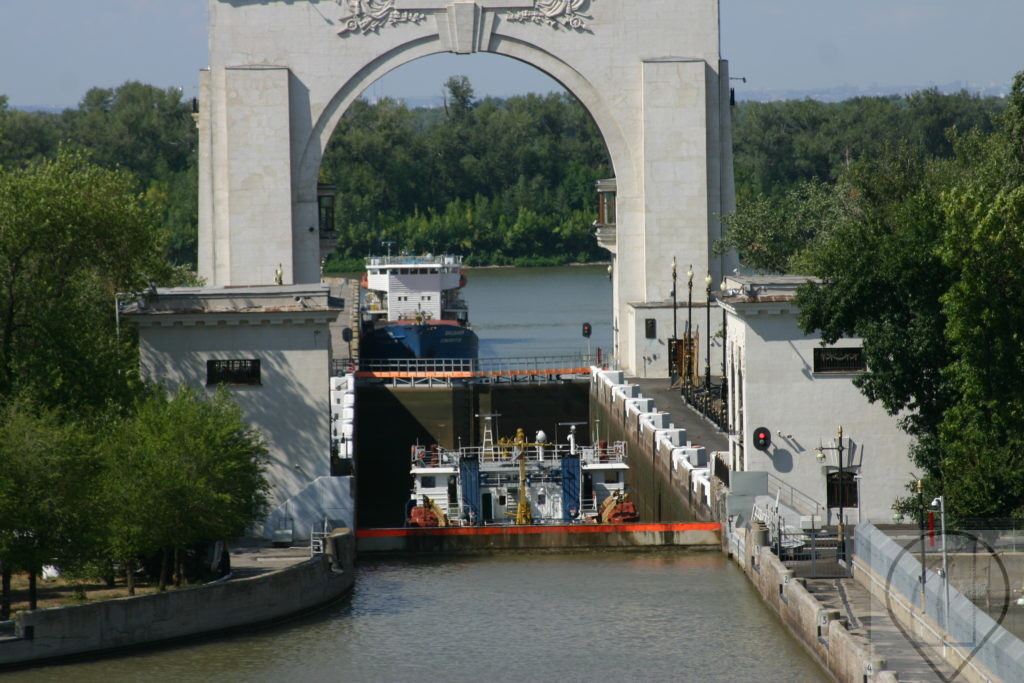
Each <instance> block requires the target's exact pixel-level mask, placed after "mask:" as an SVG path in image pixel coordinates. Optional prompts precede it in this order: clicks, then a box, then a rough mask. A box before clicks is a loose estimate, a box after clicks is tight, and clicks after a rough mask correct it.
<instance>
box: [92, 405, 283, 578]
mask: <svg viewBox="0 0 1024 683" xmlns="http://www.w3.org/2000/svg"><path fill="white" fill-rule="evenodd" d="M116 434H117V437H116V438H115V439H112V440H111V442H110V443H109V444H108V447H107V448H106V450H105V453H106V459H107V464H106V468H105V474H104V477H103V483H102V489H103V491H104V497H105V498H106V499H107V500H109V501H110V502H111V503H112V505H111V506H110V509H109V513H108V515H107V519H108V523H109V534H108V549H109V552H110V553H111V555H112V556H114V557H116V558H118V559H119V560H121V561H122V562H123V565H124V566H125V568H126V572H127V574H126V578H127V580H128V582H129V590H130V591H131V590H133V586H132V584H131V581H132V571H131V568H132V567H133V566H134V563H135V561H136V560H137V559H138V558H140V557H143V556H146V555H152V554H154V553H156V552H158V551H164V560H165V561H164V570H163V571H161V581H160V583H161V587H163V586H165V585H166V580H167V572H166V570H167V566H168V563H167V559H168V558H169V557H171V556H172V555H177V553H176V552H174V551H179V550H181V549H183V548H185V547H186V546H188V545H189V544H192V543H197V542H200V541H211V540H217V539H226V538H232V537H234V536H238V535H240V534H242V533H243V532H244V530H245V528H246V527H247V526H248V525H249V524H251V523H253V522H254V521H256V520H257V519H259V518H260V517H261V516H262V514H263V512H264V510H265V506H266V494H267V492H268V490H269V487H268V484H267V482H266V479H265V478H264V475H263V472H264V457H265V455H266V447H265V445H264V440H263V437H262V435H261V434H260V433H259V432H258V431H256V430H255V429H254V428H252V427H249V426H247V425H246V424H245V422H244V421H243V420H242V412H241V409H240V408H239V407H238V405H237V403H235V401H234V400H233V399H232V398H231V396H230V394H228V392H227V390H225V389H220V390H218V391H217V392H215V393H214V394H213V395H212V396H207V395H206V394H205V392H200V391H198V390H196V389H192V388H189V387H187V386H186V387H182V388H180V389H179V390H178V391H177V392H176V393H175V394H174V395H173V396H168V395H166V394H165V393H164V392H163V391H162V390H157V391H154V392H153V393H152V394H151V395H150V396H148V397H147V398H146V399H144V400H143V401H142V402H141V403H140V404H139V405H138V407H137V410H136V412H135V414H134V416H132V417H131V418H129V419H126V420H123V421H122V422H121V424H120V426H119V428H118V429H117V430H116ZM114 501H117V504H116V505H114V504H113V503H114ZM180 575H181V573H180V571H178V576H179V577H180Z"/></svg>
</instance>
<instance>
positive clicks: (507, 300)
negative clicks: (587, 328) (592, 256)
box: [462, 266, 612, 358]
mask: <svg viewBox="0 0 1024 683" xmlns="http://www.w3.org/2000/svg"><path fill="white" fill-rule="evenodd" d="M607 268H608V267H607V266H574V267H561V268H477V269H473V270H471V271H469V273H468V280H469V282H468V284H467V286H466V288H465V289H463V290H462V294H463V298H464V299H465V300H466V305H467V306H468V307H469V320H470V324H472V326H473V329H474V330H475V331H476V333H477V335H478V336H479V337H480V357H481V358H518V357H534V356H564V355H569V354H576V353H587V350H588V343H587V339H585V338H584V337H583V334H582V330H583V323H585V322H588V323H590V325H591V328H592V329H593V333H592V335H591V337H590V340H589V342H590V343H589V348H590V350H591V352H592V353H596V352H597V349H598V348H601V349H602V352H603V353H605V354H607V355H611V354H612V283H611V279H610V278H609V277H608V270H607Z"/></svg>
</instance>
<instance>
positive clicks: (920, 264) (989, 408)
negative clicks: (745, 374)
mask: <svg viewBox="0 0 1024 683" xmlns="http://www.w3.org/2000/svg"><path fill="white" fill-rule="evenodd" d="M924 102H925V103H926V104H928V107H927V109H926V111H928V112H930V114H931V116H930V117H929V118H928V119H926V121H925V122H926V123H928V125H927V126H924V127H923V128H922V130H925V131H929V130H931V131H934V130H937V129H939V128H940V126H941V125H942V124H943V123H952V124H954V125H950V126H949V128H948V129H947V130H946V131H945V134H944V136H943V140H944V142H943V143H942V144H939V142H938V138H937V137H936V136H935V135H934V134H931V135H923V134H920V130H918V129H916V128H914V127H911V128H909V129H907V130H906V131H904V134H903V135H902V136H897V137H890V139H888V140H886V141H884V142H882V143H880V144H878V145H876V146H873V147H870V148H866V151H863V152H862V153H858V154H856V155H854V156H852V157H851V159H850V161H849V162H848V163H847V162H846V161H845V160H843V161H842V163H841V164H839V165H838V167H833V172H834V173H833V178H828V177H826V176H823V175H819V174H817V173H815V174H812V175H810V176H807V175H804V176H803V177H801V176H800V174H799V173H794V174H792V175H790V178H795V182H790V183H789V184H786V183H784V182H781V181H780V183H779V188H778V189H776V190H775V192H774V194H773V195H767V194H761V195H759V196H757V197H756V198H755V199H752V200H750V201H746V202H743V203H741V204H740V207H739V210H738V211H737V213H736V215H735V216H733V217H732V218H731V219H730V227H731V228H732V230H733V231H732V233H731V234H730V238H729V239H730V243H731V246H734V247H736V248H737V249H738V250H739V251H740V253H741V255H742V256H743V257H744V258H745V262H746V265H747V267H751V268H754V269H758V270H772V271H786V272H799V273H805V274H809V275H814V276H817V277H818V278H821V284H808V285H805V286H804V287H803V288H802V289H801V290H800V292H799V294H798V302H799V304H800V308H801V324H802V326H803V327H804V329H805V330H807V331H812V330H817V331H820V332H821V334H822V337H823V340H824V341H825V342H826V343H830V342H833V341H835V340H836V339H838V338H839V337H841V336H858V337H861V338H862V339H863V344H864V352H865V357H866V360H867V364H868V368H869V372H868V373H866V374H865V375H863V376H861V377H860V378H858V380H857V384H858V386H859V387H860V388H861V390H862V391H863V392H864V394H865V395H866V396H867V397H868V398H869V399H870V400H872V401H879V402H880V403H881V404H882V405H883V406H884V407H885V408H886V409H887V410H888V411H889V412H891V413H893V414H894V415H895V414H900V415H902V416H903V424H904V426H905V428H906V429H907V430H908V432H909V433H911V434H912V435H914V436H915V437H916V440H917V443H916V445H915V447H914V452H913V456H914V458H915V460H916V462H917V464H918V465H919V466H920V467H921V468H922V469H923V471H924V472H925V495H926V499H929V500H930V499H931V497H932V496H934V495H939V494H943V495H945V496H946V499H947V509H948V510H949V511H950V512H951V513H952V515H953V516H954V518H959V519H966V518H971V517H993V516H995V517H999V516H1014V517H1018V518H1019V517H1024V467H1022V461H1021V455H1020V454H1021V452H1022V447H1024V443H1022V439H1021V436H1020V433H1019V425H1020V424H1021V419H1022V418H1024V390H1022V389H1021V387H1022V386H1024V363H1022V361H1021V358H1024V335H1022V330H1024V312H1022V311H1024V307H1022V305H1021V303H1020V295H1019V292H1020V291H1021V285H1024V280H1022V277H1021V276H1020V272H1021V269H1020V263H1021V260H1022V259H1024V137H1022V136H1024V76H1022V75H1018V77H1017V79H1016V80H1015V83H1014V88H1013V92H1012V94H1011V97H1010V98H1009V100H1008V101H1007V102H1006V103H1004V106H1001V107H998V108H995V107H993V108H992V111H990V112H988V114H989V115H990V116H989V118H987V119H986V118H984V117H982V116H981V114H982V113H984V112H983V111H975V112H974V113H973V114H971V113H970V111H969V109H970V108H969V107H968V106H967V105H970V104H972V103H973V104H978V103H980V102H981V101H977V100H972V99H971V98H960V100H958V101H955V102H953V103H954V104H956V105H957V106H956V107H953V112H954V113H955V114H956V118H955V120H953V121H952V122H950V120H949V119H948V118H946V117H945V116H944V115H943V114H942V113H941V111H939V110H941V109H942V107H940V106H939V101H938V100H937V98H934V97H931V98H925V100H924ZM920 104H921V103H917V105H920ZM911 105H915V103H913V102H910V103H909V105H908V106H911ZM997 112H998V113H997ZM960 117H962V118H960ZM973 124H977V125H973ZM915 130H917V132H918V134H915ZM823 179H824V180H826V181H827V182H824V183H822V182H818V180H823ZM833 181H834V182H833Z"/></svg>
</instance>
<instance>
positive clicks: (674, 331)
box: [672, 256, 679, 339]
mask: <svg viewBox="0 0 1024 683" xmlns="http://www.w3.org/2000/svg"><path fill="white" fill-rule="evenodd" d="M672 338H673V339H679V325H678V324H677V323H676V257H675V256H673V257H672Z"/></svg>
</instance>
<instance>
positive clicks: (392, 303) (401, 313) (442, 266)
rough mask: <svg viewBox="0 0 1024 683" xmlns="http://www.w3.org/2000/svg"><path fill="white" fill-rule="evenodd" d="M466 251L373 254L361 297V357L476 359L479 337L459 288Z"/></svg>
mask: <svg viewBox="0 0 1024 683" xmlns="http://www.w3.org/2000/svg"><path fill="white" fill-rule="evenodd" d="M465 285H466V276H465V274H464V273H463V271H462V257H461V256H450V255H441V256H436V257H435V256H433V255H431V254H426V255H424V256H407V255H402V256H371V257H369V258H367V259H366V272H365V273H364V274H363V280H362V287H363V296H362V302H361V308H360V310H361V312H362V321H361V336H360V341H359V349H360V350H359V356H360V359H385V358H387V359H392V358H398V359H410V358H413V359H432V358H441V359H451V358H459V359H473V360H475V359H476V358H477V357H478V355H479V346H480V341H479V339H478V338H477V336H476V333H475V332H473V330H472V329H471V328H470V327H469V311H468V309H467V308H466V304H465V303H464V302H463V300H462V297H461V296H460V293H459V290H460V289H461V288H462V287H464V286H465Z"/></svg>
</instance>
